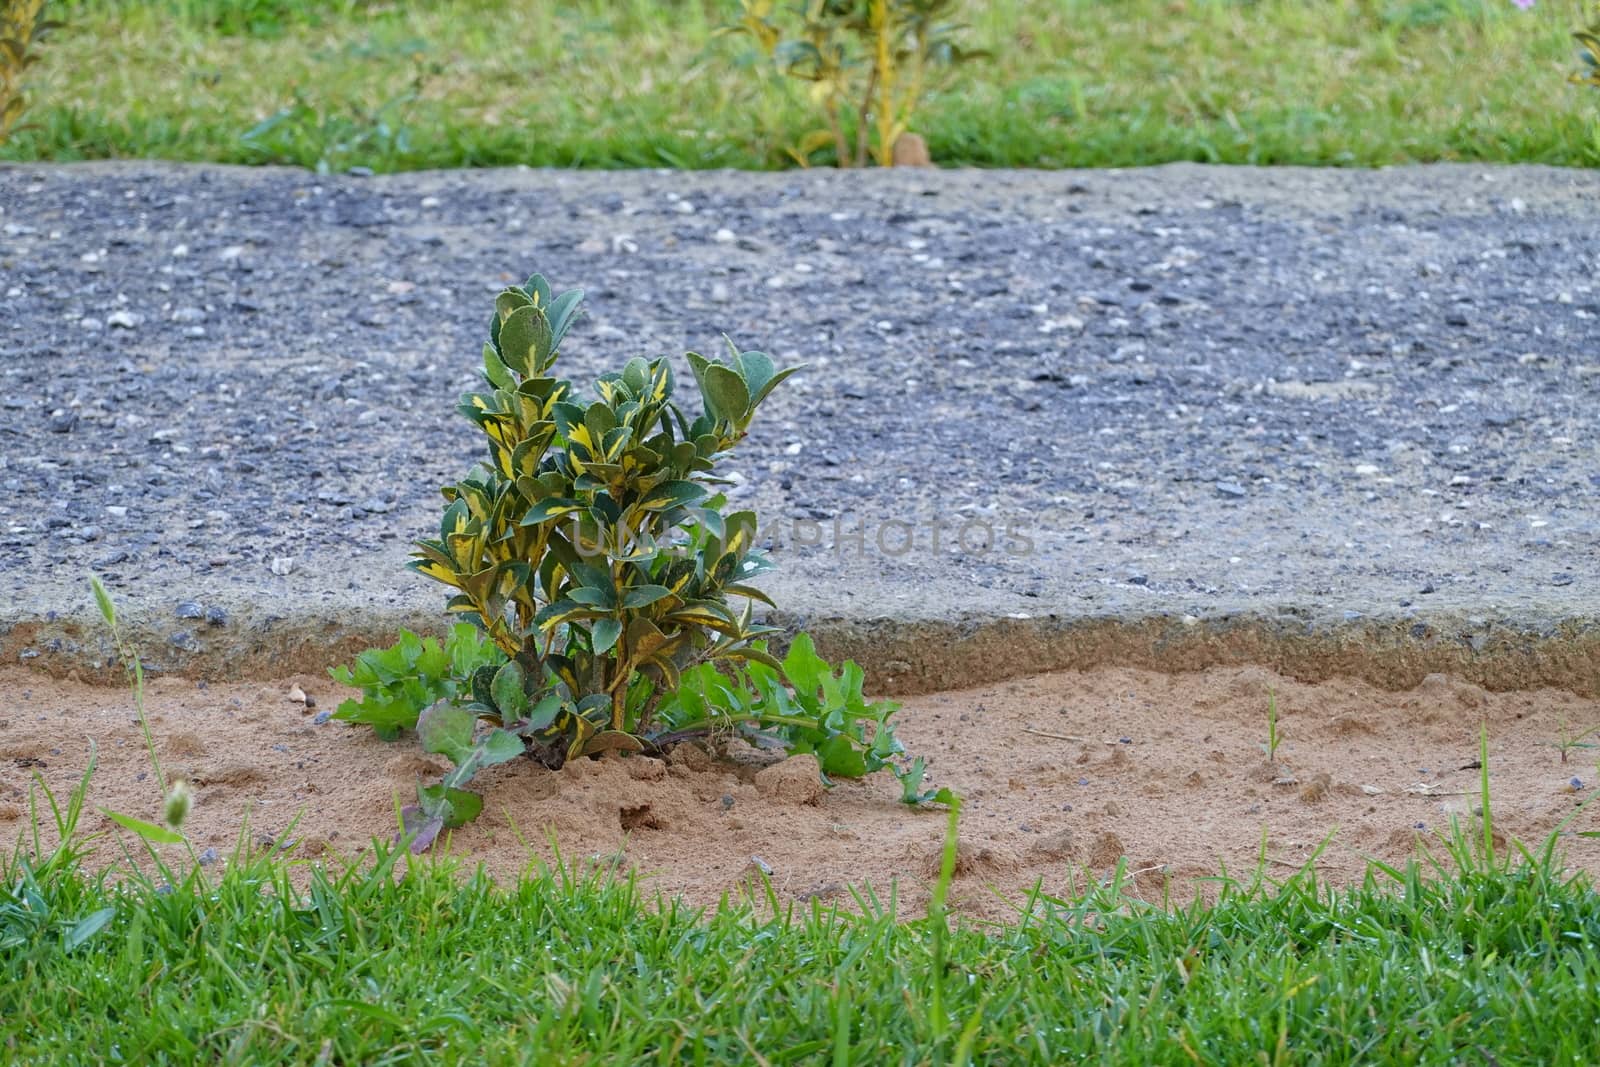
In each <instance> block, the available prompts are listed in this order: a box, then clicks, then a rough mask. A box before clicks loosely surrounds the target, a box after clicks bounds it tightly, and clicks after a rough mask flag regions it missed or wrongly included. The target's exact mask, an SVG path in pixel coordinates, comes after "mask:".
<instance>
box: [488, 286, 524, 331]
mask: <svg viewBox="0 0 1600 1067" xmlns="http://www.w3.org/2000/svg"><path fill="white" fill-rule="evenodd" d="M532 303H533V299H532V298H531V297H530V296H528V294H527V293H525V292H523V291H522V290H521V289H502V290H501V291H500V295H499V296H497V297H495V298H494V313H495V314H496V315H498V316H500V321H501V322H502V323H503V322H505V321H506V319H508V318H510V317H511V313H512V312H513V311H515V310H517V309H518V308H522V307H527V306H528V305H529V304H532Z"/></svg>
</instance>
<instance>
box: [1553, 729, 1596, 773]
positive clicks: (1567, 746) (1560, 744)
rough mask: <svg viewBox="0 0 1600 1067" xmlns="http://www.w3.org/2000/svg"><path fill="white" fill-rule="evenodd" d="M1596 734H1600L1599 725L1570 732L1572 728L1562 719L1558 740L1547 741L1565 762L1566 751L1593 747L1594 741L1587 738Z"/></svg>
mask: <svg viewBox="0 0 1600 1067" xmlns="http://www.w3.org/2000/svg"><path fill="white" fill-rule="evenodd" d="M1596 734H1600V726H1591V727H1589V729H1587V730H1584V731H1582V732H1580V733H1576V734H1575V733H1573V732H1572V728H1571V727H1570V726H1569V725H1568V724H1567V721H1566V720H1565V719H1562V720H1561V737H1560V738H1559V739H1558V740H1555V741H1550V742H1548V744H1549V745H1550V747H1551V748H1554V749H1556V750H1558V751H1559V752H1560V753H1561V762H1562V763H1565V762H1567V755H1568V753H1570V752H1571V751H1572V750H1573V749H1575V748H1593V747H1594V743H1593V742H1591V741H1590V740H1589V738H1591V737H1593V736H1595V735H1596Z"/></svg>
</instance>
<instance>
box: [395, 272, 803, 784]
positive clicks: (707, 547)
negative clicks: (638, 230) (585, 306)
mask: <svg viewBox="0 0 1600 1067" xmlns="http://www.w3.org/2000/svg"><path fill="white" fill-rule="evenodd" d="M582 298H583V294H582V292H581V291H578V290H572V291H569V292H566V293H563V294H561V295H560V296H554V295H553V294H552V292H551V289H550V285H549V283H548V282H546V281H545V279H544V278H543V277H542V276H540V275H537V274H536V275H534V276H533V277H531V278H530V279H529V280H528V282H527V284H526V286H523V287H520V288H518V287H513V288H510V289H506V290H505V291H503V292H502V293H501V294H500V295H499V296H498V297H497V298H496V300H495V314H494V316H493V317H492V319H491V321H490V326H489V341H488V343H487V344H485V345H484V350H483V377H484V381H485V383H486V385H487V386H488V389H487V390H486V391H484V392H479V393H473V394H469V395H467V396H465V397H463V398H462V399H461V403H460V405H459V406H458V409H457V410H459V411H460V412H461V413H462V414H463V415H465V416H466V417H467V418H469V419H470V420H471V421H472V422H473V423H474V424H475V425H476V426H477V427H478V428H479V429H480V430H481V431H482V432H483V434H484V436H485V438H486V439H487V445H488V457H487V462H485V463H483V464H481V465H479V466H478V467H476V468H474V469H473V470H472V471H471V472H469V473H468V474H467V476H466V477H465V478H463V479H462V480H461V481H460V482H457V483H456V484H455V485H451V486H446V487H445V488H444V490H443V492H444V496H445V500H446V502H447V506H446V508H445V511H444V517H443V520H442V522H441V523H440V530H439V537H438V539H436V540H424V541H419V542H418V543H417V545H416V551H415V553H414V556H415V559H414V560H413V561H412V564H411V566H412V567H413V568H414V569H415V570H416V571H417V572H418V573H420V574H423V575H425V576H427V577H429V578H433V579H435V580H437V581H440V582H442V583H444V584H445V585H448V586H450V587H451V588H452V589H454V590H455V591H456V592H455V594H454V595H453V596H452V597H451V598H450V600H449V603H448V605H447V610H449V611H451V612H456V613H459V614H461V615H463V616H464V617H465V618H466V619H467V620H468V621H470V622H473V623H474V624H475V625H478V626H480V627H482V628H483V630H484V632H485V634H487V636H488V637H489V638H490V639H491V640H492V641H493V642H494V643H495V644H496V645H497V646H499V648H500V650H501V651H502V652H504V653H505V655H506V656H507V657H508V659H509V662H508V663H507V664H505V665H504V666H503V667H501V668H499V669H498V670H497V671H494V672H490V671H488V670H486V669H479V670H478V671H477V673H476V674H475V675H474V676H473V679H472V692H473V696H474V697H475V700H476V710H477V711H478V712H479V713H480V714H481V715H483V716H484V717H486V718H491V719H496V720H498V721H499V723H500V724H501V725H502V726H505V727H508V728H515V729H516V730H517V731H518V732H519V733H520V734H522V735H524V736H528V737H530V738H533V739H534V740H535V742H536V744H537V745H538V746H539V747H541V748H542V749H543V750H544V751H545V753H546V755H547V756H548V757H549V758H550V759H553V760H554V761H555V762H556V763H557V764H559V762H560V761H561V760H562V759H565V758H567V757H570V756H576V755H579V754H583V753H589V752H595V751H599V750H602V749H604V748H607V747H616V746H617V745H619V744H620V745H622V747H629V748H637V747H638V744H637V742H636V741H633V740H631V737H630V735H632V734H635V733H638V732H641V731H643V730H645V729H647V728H648V726H649V725H650V720H651V717H652V713H653V711H654V708H655V706H656V704H657V703H658V702H659V700H660V697H661V695H662V694H663V693H664V692H665V691H666V690H670V689H671V688H673V687H675V686H676V684H677V682H678V679H679V677H680V675H681V673H682V671H683V670H684V669H686V668H688V667H691V666H693V665H695V664H697V663H701V662H709V661H711V660H716V659H758V660H768V661H770V660H771V657H770V656H768V655H767V654H766V653H765V652H763V651H760V650H757V649H755V648H753V647H752V644H751V643H752V641H753V640H754V639H755V638H757V637H760V636H764V635H765V634H768V633H771V632H772V630H771V628H770V627H764V626H756V625H754V624H752V622H751V621H750V620H751V606H752V605H753V602H754V601H755V600H762V601H767V597H766V596H765V595H764V594H763V593H761V592H760V591H759V590H757V589H755V588H754V587H752V586H750V585H749V584H747V583H748V582H749V580H750V579H751V578H754V577H756V576H757V575H759V574H761V573H762V572H764V571H766V570H767V569H769V568H770V564H769V563H768V562H767V559H766V557H765V555H764V554H763V553H761V552H760V551H759V550H758V549H756V547H755V538H756V517H755V515H754V514H753V513H752V512H748V511H738V512H730V513H726V514H725V513H724V512H723V510H722V506H723V504H724V503H725V501H724V500H723V498H722V497H721V496H719V495H713V494H712V492H711V490H710V488H709V487H710V486H711V485H714V484H717V483H718V482H719V481H720V479H717V478H716V477H715V475H714V473H713V471H714V468H715V466H716V463H717V462H718V461H719V460H720V459H722V458H723V457H724V456H725V455H726V453H727V452H728V450H729V449H731V448H733V447H734V446H735V445H736V444H738V442H739V441H740V440H741V439H743V437H744V436H745V432H746V430H747V428H748V427H749V424H750V420H751V417H752V416H753V415H754V413H755V410H756V408H757V407H758V406H759V405H760V403H761V402H762V401H763V400H765V399H766V397H767V396H768V395H769V394H770V393H771V391H772V390H773V388H775V387H776V386H777V385H778V384H779V383H780V382H782V381H783V380H784V379H785V378H787V377H788V376H789V375H790V374H792V373H794V371H795V369H797V368H789V369H785V370H778V369H777V368H776V367H774V366H773V363H772V360H770V359H769V358H767V356H766V355H764V354H763V353H760V352H740V351H739V350H738V349H737V348H734V347H733V345H732V342H729V349H730V358H729V361H728V362H726V363H724V362H712V361H710V360H707V359H705V358H704V357H702V356H700V355H698V354H696V353H693V352H691V353H689V354H688V357H687V358H688V360H689V364H690V366H691V368H692V369H693V371H694V374H695V378H696V380H697V381H698V382H699V385H700V391H701V396H702V399H703V401H704V406H705V410H704V413H703V414H701V415H700V416H699V417H697V418H696V419H694V420H693V421H690V420H689V419H688V417H687V416H685V415H684V414H683V412H682V411H681V410H680V409H679V408H678V407H677V406H676V405H675V404H674V403H673V402H672V394H673V385H674V382H673V375H672V369H671V367H670V366H669V365H668V363H667V361H666V360H665V359H656V360H654V361H651V362H646V361H645V360H643V359H639V358H635V359H632V360H630V361H629V362H628V364H627V365H626V366H625V367H624V368H623V370H622V372H621V373H618V374H608V375H604V376H602V377H601V378H600V379H599V380H598V381H596V382H595V391H596V393H598V398H597V399H595V400H593V401H591V402H589V403H584V402H583V401H582V400H581V399H580V398H579V396H578V395H577V394H576V393H575V392H574V390H573V387H572V383H571V382H568V381H564V380H561V379H558V378H555V377H552V376H550V374H549V371H550V370H551V368H552V366H553V364H554V363H555V362H556V359H557V354H558V352H559V349H560V345H561V341H562V339H563V338H564V337H565V336H566V333H567V330H568V329H569V328H570V327H571V325H572V323H573V321H574V320H575V318H576V316H577V313H578V306H579V303H580V301H581V300H582ZM730 597H741V598H744V599H745V601H746V606H745V609H744V611H743V612H742V614H736V613H735V612H734V611H733V609H732V608H731V607H730V606H729V604H728V600H729V598H730Z"/></svg>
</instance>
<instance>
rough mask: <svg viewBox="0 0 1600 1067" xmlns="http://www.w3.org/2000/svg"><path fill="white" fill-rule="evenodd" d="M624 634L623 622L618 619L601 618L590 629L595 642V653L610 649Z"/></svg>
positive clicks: (591, 637)
mask: <svg viewBox="0 0 1600 1067" xmlns="http://www.w3.org/2000/svg"><path fill="white" fill-rule="evenodd" d="M621 634H622V623H621V622H619V621H618V620H616V619H599V620H597V621H596V622H595V624H594V626H593V628H592V629H591V630H590V632H589V635H590V639H591V640H592V641H593V642H594V654H595V655H597V656H598V655H599V654H600V653H602V652H607V651H610V649H611V646H612V645H614V644H616V643H617V638H618V637H619V636H620V635H621Z"/></svg>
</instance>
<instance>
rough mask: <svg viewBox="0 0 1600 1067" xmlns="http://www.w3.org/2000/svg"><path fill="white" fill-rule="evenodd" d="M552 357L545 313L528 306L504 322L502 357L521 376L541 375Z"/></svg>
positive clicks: (548, 321)
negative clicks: (545, 362) (550, 355)
mask: <svg viewBox="0 0 1600 1067" xmlns="http://www.w3.org/2000/svg"><path fill="white" fill-rule="evenodd" d="M549 354H550V320H549V319H546V318H545V317H544V312H543V311H541V310H539V309H538V308H536V307H533V306H532V305H531V304H530V305H525V306H523V307H519V308H517V309H516V310H515V311H513V312H512V313H511V314H510V315H509V316H507V317H506V319H505V321H503V322H501V323H500V358H501V360H502V361H503V362H504V363H505V365H506V366H507V367H510V368H511V369H512V370H514V371H516V372H517V373H518V374H521V375H524V376H526V375H530V374H537V373H538V372H539V371H541V370H542V369H543V368H544V361H545V358H546V357H547V356H549Z"/></svg>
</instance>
